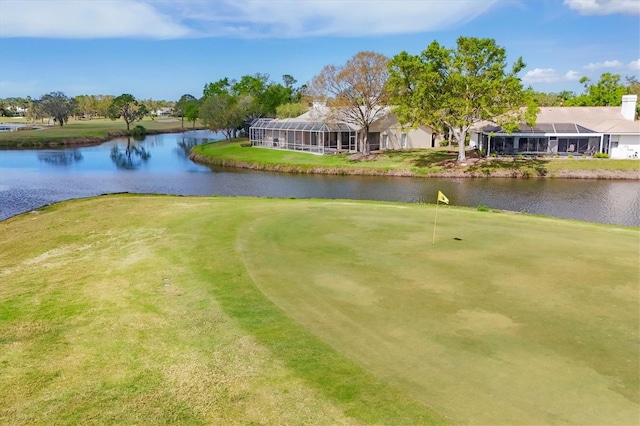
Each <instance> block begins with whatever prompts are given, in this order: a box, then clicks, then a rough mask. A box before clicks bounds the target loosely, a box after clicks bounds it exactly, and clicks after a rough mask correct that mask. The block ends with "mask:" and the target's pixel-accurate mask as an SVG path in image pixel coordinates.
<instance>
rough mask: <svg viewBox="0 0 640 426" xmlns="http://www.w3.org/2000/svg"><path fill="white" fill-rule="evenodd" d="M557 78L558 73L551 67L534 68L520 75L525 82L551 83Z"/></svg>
mask: <svg viewBox="0 0 640 426" xmlns="http://www.w3.org/2000/svg"><path fill="white" fill-rule="evenodd" d="M559 79H560V77H559V76H558V73H557V72H556V70H554V69H553V68H536V69H534V70H531V71H528V72H527V73H526V74H525V75H524V77H522V81H524V82H525V83H553V82H554V81H558V80H559Z"/></svg>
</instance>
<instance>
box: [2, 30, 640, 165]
mask: <svg viewBox="0 0 640 426" xmlns="http://www.w3.org/2000/svg"><path fill="white" fill-rule="evenodd" d="M506 58H507V54H506V51H505V49H504V48H502V47H501V46H498V45H497V44H496V42H495V40H493V39H487V38H484V39H480V38H475V37H459V38H458V40H457V42H456V46H455V47H452V48H448V47H446V46H443V45H440V44H439V43H438V42H437V41H434V42H432V43H431V44H430V45H429V46H427V48H426V49H425V50H424V51H423V52H421V53H419V54H416V55H411V54H409V53H407V52H400V53H399V54H397V55H395V56H393V57H391V58H388V57H386V56H384V55H382V54H379V53H376V52H359V53H357V54H356V55H354V56H353V57H352V58H351V59H349V60H348V61H347V62H346V63H345V64H343V65H327V66H325V67H324V68H323V69H322V70H321V71H320V73H319V74H318V75H316V76H315V77H314V78H313V79H312V81H311V83H310V84H303V85H300V86H296V83H297V81H296V79H295V78H294V77H293V76H291V75H288V74H286V75H283V76H282V82H275V81H272V80H270V77H269V75H268V74H260V73H258V74H255V75H245V76H242V77H241V78H240V79H238V80H234V79H229V78H227V77H225V78H223V79H220V80H218V81H215V82H210V83H207V84H205V85H204V88H203V91H202V95H201V96H199V97H196V96H194V95H193V94H184V95H183V96H182V97H181V98H180V99H179V100H177V101H176V102H166V101H153V100H150V99H149V100H146V101H145V100H137V99H136V98H134V97H133V96H132V95H130V94H122V95H120V96H118V97H113V96H103V95H98V96H93V95H91V96H90V95H83V96H77V97H75V98H69V97H67V96H66V95H64V93H62V92H52V93H49V94H46V95H43V96H42V98H41V99H37V100H32V99H30V98H27V99H23V100H21V99H19V98H10V99H4V100H0V107H1V108H2V111H7V109H8V108H10V107H11V106H12V105H13V106H15V105H16V104H20V105H23V106H24V108H25V109H26V111H27V113H26V114H27V116H28V117H30V118H32V119H37V118H38V117H39V116H46V115H48V116H50V117H53V118H54V119H55V120H56V121H57V122H58V123H59V124H60V125H64V123H65V122H66V121H67V120H68V118H69V117H70V116H72V115H76V116H83V117H89V118H91V117H93V116H102V117H109V118H112V119H118V118H122V119H123V120H124V121H125V123H126V125H127V129H129V125H130V124H131V123H133V122H134V121H137V120H140V119H142V117H144V116H145V115H149V114H150V113H151V111H156V110H158V109H159V108H161V107H163V106H171V107H172V114H173V116H175V117H179V118H181V121H182V126H183V127H184V120H185V119H186V120H187V122H191V123H192V126H195V123H196V121H197V120H198V119H200V120H201V121H202V122H203V124H204V125H205V126H207V128H209V129H211V130H213V131H220V132H223V133H224V134H225V136H226V137H227V138H229V139H231V138H232V137H234V136H235V135H236V132H237V131H238V129H241V128H242V127H243V125H245V127H246V125H247V123H251V122H252V121H253V120H255V119H256V118H260V117H277V118H287V117H297V116H299V115H300V114H302V113H304V112H305V111H307V110H308V109H309V107H310V101H311V100H324V101H325V102H326V104H327V106H329V107H330V108H328V109H326V110H325V111H324V112H323V114H322V116H321V119H322V120H324V121H326V122H337V121H340V122H346V123H350V124H354V125H355V126H357V127H358V128H360V129H362V130H363V131H361V132H359V136H360V140H359V141H358V150H359V151H361V152H363V153H368V152H369V143H368V140H367V135H368V129H369V127H370V126H371V124H372V123H373V122H374V121H375V120H377V119H379V118H380V117H381V114H383V113H384V112H385V109H386V108H388V107H389V106H392V109H393V112H394V113H395V114H396V115H397V117H398V121H399V123H400V125H401V126H402V127H404V128H406V129H410V128H417V127H420V126H429V127H430V128H432V129H434V130H435V131H436V132H438V133H440V134H445V135H446V134H448V135H449V140H450V141H451V142H455V143H457V145H458V147H459V150H458V160H459V161H461V162H464V161H465V159H466V158H465V148H464V146H465V141H466V140H467V137H468V135H469V132H470V130H471V128H472V126H473V124H475V123H477V122H480V121H484V120H487V121H492V122H495V123H497V124H499V125H501V126H502V127H503V128H504V129H505V130H506V131H514V130H515V129H517V128H518V123H522V122H527V123H528V124H531V125H533V124H535V118H536V115H537V111H538V110H539V109H538V108H539V107H540V106H559V105H564V106H596V105H605V106H616V105H620V103H621V99H622V95H623V94H627V93H634V94H639V93H640V83H639V82H638V80H637V78H636V77H626V83H623V82H622V81H621V77H620V75H618V74H611V73H605V74H602V76H601V77H600V80H599V81H598V82H596V83H592V82H591V81H590V80H589V79H587V78H586V77H584V78H582V79H581V80H580V82H581V83H582V84H583V85H584V92H583V93H581V94H578V95H576V94H574V93H573V92H569V91H563V92H560V93H544V92H535V91H534V90H533V89H532V88H530V87H529V88H526V89H525V88H524V87H523V85H522V81H521V79H520V78H519V77H518V74H519V73H520V72H521V71H522V70H523V69H524V68H525V63H524V61H523V60H522V58H518V59H516V60H515V61H514V62H513V63H512V64H508V63H507V59H506ZM14 109H15V108H14ZM28 111H30V112H28ZM639 112H640V111H639Z"/></svg>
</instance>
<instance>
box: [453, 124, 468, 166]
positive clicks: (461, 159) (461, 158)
mask: <svg viewBox="0 0 640 426" xmlns="http://www.w3.org/2000/svg"><path fill="white" fill-rule="evenodd" d="M455 136H456V139H457V140H458V163H460V164H467V156H466V153H465V146H464V143H465V140H466V139H467V132H466V130H459V131H457V132H455Z"/></svg>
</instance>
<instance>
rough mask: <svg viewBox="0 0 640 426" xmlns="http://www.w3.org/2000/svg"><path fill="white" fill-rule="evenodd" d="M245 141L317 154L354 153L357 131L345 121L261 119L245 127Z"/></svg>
mask: <svg viewBox="0 0 640 426" xmlns="http://www.w3.org/2000/svg"><path fill="white" fill-rule="evenodd" d="M249 140H250V142H251V145H252V146H258V147H265V148H272V149H273V148H275V149H288V150H293V151H305V152H312V153H317V154H325V153H332V152H338V151H350V152H355V151H356V150H357V147H358V132H357V130H356V129H355V128H354V127H352V126H350V125H349V124H346V123H332V124H328V123H322V122H313V121H301V120H296V119H284V120H274V119H271V118H261V119H258V120H257V121H256V122H255V123H253V124H252V125H251V127H249Z"/></svg>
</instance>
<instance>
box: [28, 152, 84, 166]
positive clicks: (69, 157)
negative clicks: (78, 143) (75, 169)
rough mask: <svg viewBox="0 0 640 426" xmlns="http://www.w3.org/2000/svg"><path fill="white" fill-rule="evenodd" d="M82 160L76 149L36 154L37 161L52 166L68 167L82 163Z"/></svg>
mask: <svg viewBox="0 0 640 426" xmlns="http://www.w3.org/2000/svg"><path fill="white" fill-rule="evenodd" d="M83 158H84V157H83V156H82V153H80V151H79V150H77V149H73V150H64V151H42V152H38V161H40V162H42V163H46V164H50V165H52V166H69V165H71V164H73V163H77V162H79V161H82V159H83Z"/></svg>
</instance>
